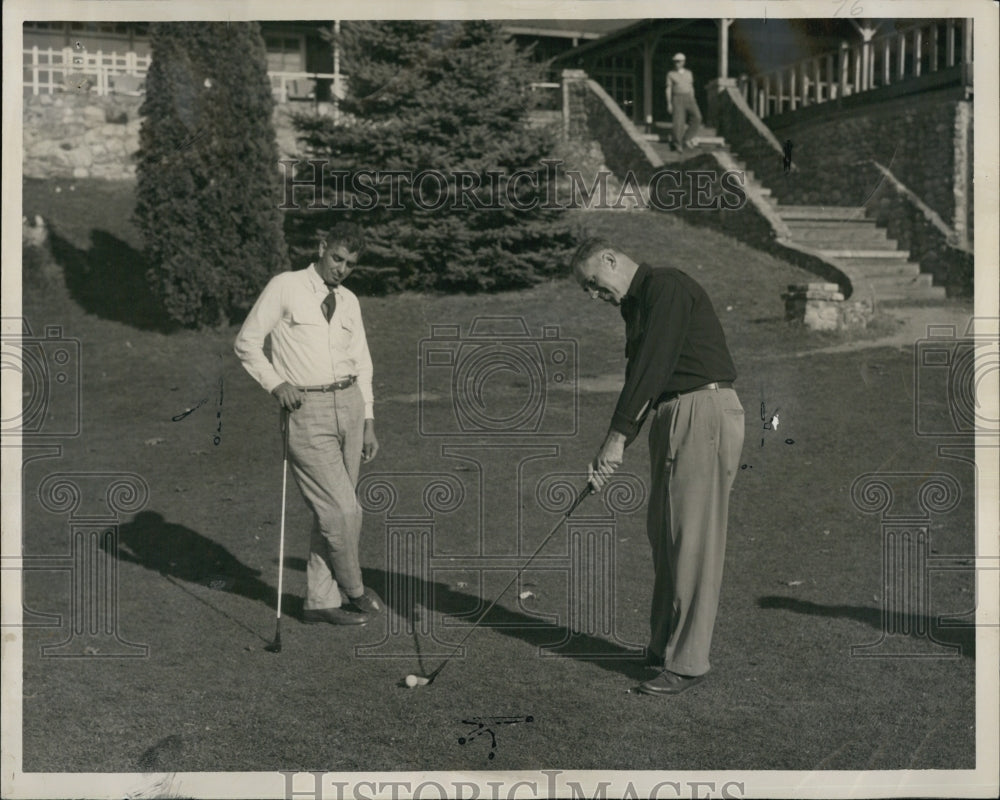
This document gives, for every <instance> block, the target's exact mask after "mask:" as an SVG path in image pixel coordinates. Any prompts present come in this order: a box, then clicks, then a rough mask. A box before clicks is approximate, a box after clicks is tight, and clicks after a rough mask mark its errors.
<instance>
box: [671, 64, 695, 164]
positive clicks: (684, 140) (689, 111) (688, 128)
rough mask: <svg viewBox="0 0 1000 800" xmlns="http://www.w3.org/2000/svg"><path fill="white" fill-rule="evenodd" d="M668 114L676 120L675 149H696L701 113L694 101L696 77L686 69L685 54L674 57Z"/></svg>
mask: <svg viewBox="0 0 1000 800" xmlns="http://www.w3.org/2000/svg"><path fill="white" fill-rule="evenodd" d="M667 113H668V114H670V115H671V116H672V117H673V120H674V147H676V148H677V149H678V150H683V149H684V148H690V149H694V143H693V141H692V140H693V139H694V136H695V134H696V133H698V129H699V128H700V127H701V112H700V111H699V110H698V103H697V102H695V99H694V75H692V74H691V70H689V69H685V68H684V54H683V53H676V54H675V55H674V68H673V69H672V70H671V71H670V72H668V73H667Z"/></svg>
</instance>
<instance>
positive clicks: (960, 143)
mask: <svg viewBox="0 0 1000 800" xmlns="http://www.w3.org/2000/svg"><path fill="white" fill-rule="evenodd" d="M972 113H973V112H972V103H971V102H969V101H963V102H960V103H957V104H956V106H955V130H954V137H953V148H954V153H955V166H954V177H953V180H952V185H953V186H954V193H955V218H954V220H953V221H952V229H953V230H954V231H955V242H954V244H955V246H956V247H960V248H961V249H963V250H969V249H971V241H972V237H971V235H970V233H971V231H970V230H969V208H970V206H971V204H972V203H973V202H974V201H975V198H974V196H973V188H972V184H971V182H970V180H969V178H970V177H971V175H972V169H971V166H972Z"/></svg>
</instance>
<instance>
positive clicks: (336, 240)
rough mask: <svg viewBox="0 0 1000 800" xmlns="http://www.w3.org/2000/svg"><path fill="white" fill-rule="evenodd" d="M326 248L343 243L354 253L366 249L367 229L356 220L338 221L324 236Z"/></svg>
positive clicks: (323, 242)
mask: <svg viewBox="0 0 1000 800" xmlns="http://www.w3.org/2000/svg"><path fill="white" fill-rule="evenodd" d="M321 241H322V244H323V247H324V248H328V247H331V246H332V245H337V244H343V245H346V246H347V249H348V250H349V251H350V252H352V253H360V252H361V251H362V250H364V249H365V231H364V229H363V228H362V227H361V226H360V225H358V224H357V223H355V222H338V223H337V224H336V225H334V226H333V227H332V228H331V229H330V230H329V231H327V234H326V236H324V237H323V238H322V240H321Z"/></svg>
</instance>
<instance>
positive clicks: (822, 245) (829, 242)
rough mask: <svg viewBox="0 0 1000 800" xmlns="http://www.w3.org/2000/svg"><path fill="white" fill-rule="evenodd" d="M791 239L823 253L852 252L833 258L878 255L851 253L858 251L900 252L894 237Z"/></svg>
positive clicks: (876, 256)
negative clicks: (882, 238)
mask: <svg viewBox="0 0 1000 800" xmlns="http://www.w3.org/2000/svg"><path fill="white" fill-rule="evenodd" d="M793 239H794V240H795V241H797V242H799V243H801V244H804V245H805V246H806V247H811V248H813V249H814V250H820V251H822V252H823V253H833V252H841V253H845V254H852V255H840V256H833V257H834V258H839V259H841V260H844V259H848V258H850V259H853V258H878V257H879V256H878V255H874V256H868V255H853V254H859V253H865V254H867V253H894V252H900V251H897V250H896V241H895V240H894V239H884V240H881V241H879V240H878V239H866V238H864V237H862V236H859V237H847V236H838V237H837V238H835V239H834V238H829V239H799V238H796V237H793ZM845 245H846V246H847V247H850V248H851V249H850V250H848V249H846V247H845ZM855 248H856V249H855ZM903 256H904V258H905V257H906V256H907V254H906V253H903ZM890 258H892V256H890Z"/></svg>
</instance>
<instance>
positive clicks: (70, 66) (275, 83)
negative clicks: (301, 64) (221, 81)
mask: <svg viewBox="0 0 1000 800" xmlns="http://www.w3.org/2000/svg"><path fill="white" fill-rule="evenodd" d="M150 60H151V57H150V56H148V55H147V56H140V55H138V54H137V53H135V52H132V51H129V52H126V53H116V52H110V53H105V52H103V51H101V50H97V51H96V52H93V53H91V52H87V51H82V52H80V51H76V50H74V49H73V48H72V47H64V48H62V49H56V48H52V47H48V48H42V47H37V46H36V47H31V48H25V50H24V62H23V63H24V68H23V80H24V88H25V90H26V91H30V92H31V94H33V95H38V94H53V93H55V92H59V91H81V90H82V91H91V90H93V91H94V92H95V93H96V94H98V95H101V96H103V95H108V94H130V95H141V94H143V93H144V92H145V78H146V72H147V71H148V70H149V63H150ZM268 77H269V78H270V79H271V91H272V92H273V93H274V98H275V100H277V101H278V102H279V103H286V102H288V101H289V100H315V98H316V83H317V81H322V80H328V81H330V82H331V86H330V93H331V95H332V97H333V99H335V100H336V99H342V98H343V96H344V89H345V87H346V78H347V76H346V75H334V74H333V73H327V72H268Z"/></svg>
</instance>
